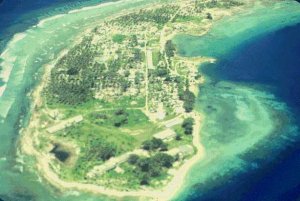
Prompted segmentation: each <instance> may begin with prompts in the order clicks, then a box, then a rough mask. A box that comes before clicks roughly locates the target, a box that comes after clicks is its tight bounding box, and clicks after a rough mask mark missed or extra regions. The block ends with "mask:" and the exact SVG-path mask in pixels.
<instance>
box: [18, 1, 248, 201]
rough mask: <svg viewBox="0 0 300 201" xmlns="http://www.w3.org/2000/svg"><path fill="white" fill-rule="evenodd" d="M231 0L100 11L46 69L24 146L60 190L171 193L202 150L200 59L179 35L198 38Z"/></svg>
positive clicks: (163, 196)
mask: <svg viewBox="0 0 300 201" xmlns="http://www.w3.org/2000/svg"><path fill="white" fill-rule="evenodd" d="M244 6H246V5H245V4H244V3H242V2H241V1H236V0H205V1H204V0H177V1H173V2H172V1H161V2H160V3H155V4H152V5H151V6H149V7H146V8H136V9H132V10H126V11H124V12H121V13H118V14H116V15H114V16H111V17H109V18H105V19H104V20H103V21H101V22H99V23H98V24H97V25H96V26H94V27H91V28H90V29H89V30H87V31H86V32H85V33H83V34H82V36H81V37H80V39H79V40H76V41H74V44H73V46H72V47H70V48H69V49H67V50H65V51H63V52H62V53H61V55H60V56H59V57H58V58H56V60H55V61H53V63H52V64H49V65H47V66H45V68H44V69H45V70H44V73H43V77H42V78H41V83H40V85H39V86H37V88H36V90H34V92H33V94H32V100H33V108H32V110H33V113H32V116H31V119H30V122H29V125H28V127H27V128H26V129H25V130H24V131H23V135H22V139H21V146H22V152H23V153H25V154H28V155H31V156H33V158H34V161H35V163H36V166H37V168H38V170H39V172H40V175H41V176H42V178H44V179H45V180H47V181H48V182H49V183H50V184H52V185H53V186H55V187H57V188H58V189H61V190H64V189H75V190H82V191H86V192H92V193H99V194H104V195H108V196H112V197H126V196H129V197H130V196H132V197H141V198H144V199H156V200H169V199H171V198H172V196H174V195H175V194H176V192H178V190H179V189H180V187H181V185H182V184H183V182H184V178H185V176H186V174H187V172H188V170H189V169H190V168H191V166H192V165H193V164H195V163H196V162H198V161H199V160H200V159H201V158H202V157H203V156H204V154H205V150H204V147H203V146H202V144H201V140H200V135H199V134H200V128H201V121H202V116H201V114H200V113H199V112H197V110H195V107H197V100H196V99H197V95H198V89H199V85H201V83H203V82H204V77H203V76H202V75H201V74H199V71H198V68H199V65H200V64H201V63H205V62H214V59H213V58H208V57H194V58H191V57H189V58H185V57H182V56H181V55H179V54H178V52H177V47H176V44H174V42H173V41H172V39H173V37H174V36H176V35H177V34H190V35H195V36H201V35H203V34H206V33H207V32H208V31H209V29H210V27H211V26H212V25H213V23H214V22H215V21H218V20H219V19H221V18H223V17H224V16H230V15H231V14H233V13H235V12H241V11H242V9H243V7H244Z"/></svg>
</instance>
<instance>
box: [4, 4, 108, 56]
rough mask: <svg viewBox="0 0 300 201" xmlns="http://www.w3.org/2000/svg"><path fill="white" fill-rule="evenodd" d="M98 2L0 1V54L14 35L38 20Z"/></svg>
mask: <svg viewBox="0 0 300 201" xmlns="http://www.w3.org/2000/svg"><path fill="white" fill-rule="evenodd" d="M99 2H103V0H2V1H0V52H1V51H2V50H3V48H4V47H5V45H6V43H7V42H8V41H9V39H11V37H12V36H13V35H14V34H15V33H19V32H23V31H24V30H26V29H27V28H28V27H30V26H33V25H36V24H37V23H38V21H39V20H40V19H42V18H44V17H47V16H53V15H55V14H59V13H64V12H67V11H69V10H72V9H77V8H81V7H84V6H90V5H95V4H97V3H99Z"/></svg>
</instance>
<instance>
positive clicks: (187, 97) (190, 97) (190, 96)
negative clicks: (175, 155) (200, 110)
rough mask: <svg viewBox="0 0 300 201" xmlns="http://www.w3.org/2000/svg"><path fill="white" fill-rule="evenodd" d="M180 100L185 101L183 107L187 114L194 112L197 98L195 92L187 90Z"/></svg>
mask: <svg viewBox="0 0 300 201" xmlns="http://www.w3.org/2000/svg"><path fill="white" fill-rule="evenodd" d="M180 99H181V100H183V101H184V103H183V107H184V109H185V111H186V112H191V111H193V109H194V105H195V101H196V96H195V94H194V93H193V92H191V91H189V90H185V91H184V92H183V93H182V94H180Z"/></svg>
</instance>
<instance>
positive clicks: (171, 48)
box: [165, 40, 176, 58]
mask: <svg viewBox="0 0 300 201" xmlns="http://www.w3.org/2000/svg"><path fill="white" fill-rule="evenodd" d="M165 51H166V55H167V57H168V58H171V57H174V55H175V51H176V47H175V45H174V44H173V43H172V41H171V40H168V41H167V42H166V45H165Z"/></svg>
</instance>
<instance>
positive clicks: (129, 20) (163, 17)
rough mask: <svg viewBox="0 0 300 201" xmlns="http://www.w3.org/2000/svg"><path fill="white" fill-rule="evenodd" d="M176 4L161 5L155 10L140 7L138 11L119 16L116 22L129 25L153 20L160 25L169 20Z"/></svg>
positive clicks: (176, 8) (175, 8)
mask: <svg viewBox="0 0 300 201" xmlns="http://www.w3.org/2000/svg"><path fill="white" fill-rule="evenodd" d="M178 9H179V7H178V6H162V7H161V8H158V9H155V10H144V9H141V10H140V12H139V13H131V14H128V15H125V16H122V17H119V18H118V19H117V20H116V22H118V23H120V24H122V25H123V26H129V25H134V24H139V23H143V22H153V23H156V24H158V25H159V26H162V25H164V24H166V23H167V22H169V21H170V20H171V18H172V16H173V14H174V12H175V11H176V10H178Z"/></svg>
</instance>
